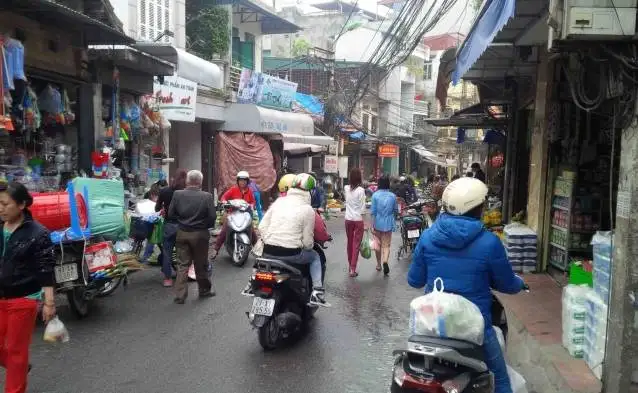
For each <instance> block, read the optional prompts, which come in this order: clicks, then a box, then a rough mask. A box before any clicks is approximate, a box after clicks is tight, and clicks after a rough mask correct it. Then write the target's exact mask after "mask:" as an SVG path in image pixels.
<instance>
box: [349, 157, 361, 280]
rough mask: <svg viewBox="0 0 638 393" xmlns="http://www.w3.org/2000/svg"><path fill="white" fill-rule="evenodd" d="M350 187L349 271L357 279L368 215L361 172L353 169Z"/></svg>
mask: <svg viewBox="0 0 638 393" xmlns="http://www.w3.org/2000/svg"><path fill="white" fill-rule="evenodd" d="M348 182H349V183H350V184H349V185H347V186H345V187H344V190H345V195H346V217H345V218H346V237H347V239H348V243H347V250H346V252H347V253H348V269H349V272H350V277H356V276H358V275H359V273H357V262H358V261H359V251H360V250H359V248H360V247H361V241H362V240H363V234H364V230H365V224H364V220H363V217H364V215H365V213H366V192H365V190H364V189H363V187H362V186H361V184H362V182H361V170H360V169H359V168H353V169H352V170H351V171H350V176H349V177H348Z"/></svg>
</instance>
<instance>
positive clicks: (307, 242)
mask: <svg viewBox="0 0 638 393" xmlns="http://www.w3.org/2000/svg"><path fill="white" fill-rule="evenodd" d="M315 184H316V180H315V178H314V177H312V176H310V175H308V174H305V173H302V174H300V175H297V176H296V177H295V180H294V181H293V184H292V188H291V189H289V190H288V193H287V194H286V196H284V197H279V198H277V200H275V202H274V203H273V204H272V205H271V206H270V208H269V209H268V210H267V211H266V214H265V215H264V218H263V219H262V221H261V223H260V224H259V233H260V234H261V239H262V241H263V242H264V252H263V253H264V257H265V258H268V257H271V258H273V259H279V260H281V261H284V262H294V263H301V264H309V265H310V278H311V279H312V286H313V291H312V294H311V295H310V303H311V304H315V305H325V304H326V301H325V299H324V289H323V282H322V277H321V276H322V273H321V260H320V258H319V254H317V253H316V252H315V251H314V250H313V249H312V248H313V246H314V230H315V211H314V209H313V208H312V206H311V205H310V192H309V191H310V190H312V189H313V188H314V187H315Z"/></svg>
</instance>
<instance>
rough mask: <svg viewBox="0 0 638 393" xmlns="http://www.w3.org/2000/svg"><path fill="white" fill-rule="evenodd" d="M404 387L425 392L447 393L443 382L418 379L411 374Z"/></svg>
mask: <svg viewBox="0 0 638 393" xmlns="http://www.w3.org/2000/svg"><path fill="white" fill-rule="evenodd" d="M403 388H404V389H414V390H418V391H421V392H424V393H446V392H445V390H443V385H441V382H439V381H434V380H431V379H422V380H418V379H416V378H412V377H410V376H408V377H406V379H405V381H403Z"/></svg>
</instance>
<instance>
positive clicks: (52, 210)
mask: <svg viewBox="0 0 638 393" xmlns="http://www.w3.org/2000/svg"><path fill="white" fill-rule="evenodd" d="M31 195H32V196H33V205H31V207H30V208H29V210H30V211H31V214H33V218H34V219H35V220H37V221H38V222H39V223H40V224H42V225H44V226H45V227H46V228H47V229H48V230H50V231H57V230H60V229H66V228H69V227H71V203H70V201H69V193H68V192H66V191H59V192H43V193H33V194H31ZM75 201H76V204H77V207H78V215H79V216H80V217H79V218H80V225H81V226H82V227H83V228H84V227H86V224H87V212H86V203H85V201H84V197H83V196H82V195H81V194H78V193H76V194H75Z"/></svg>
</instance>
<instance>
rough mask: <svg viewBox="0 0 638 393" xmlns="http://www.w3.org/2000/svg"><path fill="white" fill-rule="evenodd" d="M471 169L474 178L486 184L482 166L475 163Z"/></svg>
mask: <svg viewBox="0 0 638 393" xmlns="http://www.w3.org/2000/svg"><path fill="white" fill-rule="evenodd" d="M471 168H472V172H473V173H474V178H475V179H479V180H480V181H482V182H483V183H485V172H483V170H482V169H481V164H479V163H478V162H475V163H474V164H472V166H471Z"/></svg>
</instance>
